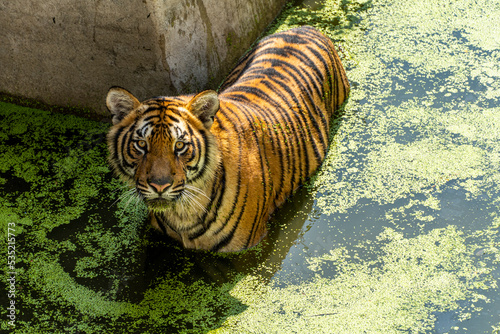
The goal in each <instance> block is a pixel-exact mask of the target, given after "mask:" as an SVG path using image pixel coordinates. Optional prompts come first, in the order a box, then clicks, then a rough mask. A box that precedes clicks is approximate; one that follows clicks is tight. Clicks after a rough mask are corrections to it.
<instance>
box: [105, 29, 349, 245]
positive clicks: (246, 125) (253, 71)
mask: <svg viewBox="0 0 500 334" xmlns="http://www.w3.org/2000/svg"><path fill="white" fill-rule="evenodd" d="M349 91H350V85H349V82H348V80H347V76H346V72H345V69H344V67H343V66H342V63H341V61H340V58H339V56H338V54H337V52H336V51H335V48H334V45H333V43H332V41H331V40H330V39H329V38H328V37H326V36H325V35H323V34H322V33H321V32H319V31H318V30H316V29H314V28H312V27H308V26H303V27H300V28H294V29H290V30H288V31H284V32H278V33H275V34H272V35H269V36H267V37H265V38H263V39H261V40H260V41H258V42H257V43H256V44H255V46H254V47H253V48H252V49H251V50H250V51H248V52H247V53H246V54H245V55H244V56H243V57H242V58H241V59H240V60H239V62H238V63H237V65H236V67H235V68H234V70H233V71H232V72H230V74H229V75H228V76H227V77H226V79H225V80H224V81H223V83H222V84H221V85H220V87H219V89H218V92H217V91H214V90H206V91H202V92H200V93H198V94H190V95H181V96H175V97H166V96H160V97H155V98H151V99H148V100H145V101H143V102H139V100H138V99H137V98H136V97H135V96H134V95H132V93H130V92H129V91H127V90H126V89H124V88H121V87H117V86H114V87H111V88H110V89H109V91H108V94H107V96H106V106H107V108H108V109H109V111H110V113H111V117H112V123H113V125H112V126H111V128H110V130H109V132H108V135H107V143H108V148H109V162H110V165H111V166H112V169H113V170H114V171H115V173H116V174H117V175H118V176H119V177H121V179H122V180H123V181H125V182H127V183H128V184H130V185H131V187H132V189H135V190H133V191H135V192H136V194H137V196H138V197H140V198H141V199H142V200H143V201H144V202H145V204H146V206H147V208H148V219H149V221H150V222H151V225H152V226H153V227H154V228H155V229H157V230H159V231H160V232H162V233H164V234H166V235H168V236H170V237H171V238H173V239H176V240H177V241H179V242H180V243H181V244H182V245H183V247H185V248H187V249H198V250H208V251H214V252H237V251H240V250H244V249H248V248H251V247H254V246H256V245H257V244H258V243H259V242H260V241H261V240H262V239H263V237H264V236H265V235H266V233H267V224H268V220H269V218H270V216H271V214H272V213H273V211H274V210H275V209H276V208H278V207H279V206H280V205H282V204H283V203H284V201H285V200H286V199H287V198H288V197H289V196H290V195H291V194H293V193H294V191H295V190H296V189H297V188H298V187H299V186H300V185H302V184H303V183H304V182H305V181H306V180H307V179H308V178H310V176H311V175H313V173H314V172H315V171H316V170H317V169H318V167H319V166H320V165H321V164H322V162H323V160H324V158H325V155H326V153H327V150H328V146H329V134H330V120H331V119H332V117H333V116H334V114H335V111H336V110H337V109H339V107H341V105H342V104H343V103H344V102H345V101H346V99H347V97H348V95H349Z"/></svg>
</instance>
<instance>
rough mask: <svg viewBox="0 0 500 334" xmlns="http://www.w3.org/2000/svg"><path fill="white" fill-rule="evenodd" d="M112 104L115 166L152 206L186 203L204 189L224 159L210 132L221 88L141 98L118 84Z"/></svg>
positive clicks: (159, 208) (111, 158)
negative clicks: (143, 99)
mask: <svg viewBox="0 0 500 334" xmlns="http://www.w3.org/2000/svg"><path fill="white" fill-rule="evenodd" d="M106 105H107V107H108V109H109V110H110V112H111V114H112V116H113V120H112V121H113V126H112V128H111V129H110V131H109V133H108V138H107V139H108V148H109V153H110V154H109V161H110V163H111V166H112V167H113V169H114V170H115V172H116V173H117V174H118V175H119V176H120V177H121V178H122V179H123V180H125V181H127V182H128V183H130V184H131V185H133V186H135V189H136V192H137V194H138V195H139V196H140V197H141V198H143V199H144V200H145V202H146V204H147V205H148V207H149V208H150V209H153V210H157V211H165V210H169V209H170V210H171V209H172V208H175V207H182V208H184V205H181V206H178V205H177V203H178V202H182V200H187V201H189V198H191V199H192V198H193V197H196V196H197V195H199V193H202V192H203V190H201V189H200V188H202V187H203V185H204V184H206V182H207V180H209V179H210V178H213V177H214V173H215V170H216V168H217V165H218V163H219V160H220V158H219V153H218V148H217V144H216V142H215V138H214V136H213V134H212V133H211V132H210V128H211V126H212V124H213V122H214V115H215V113H216V112H217V111H218V109H219V100H218V97H217V93H216V92H215V91H205V92H202V93H200V94H198V95H196V96H194V97H189V96H184V97H175V98H167V97H160V98H153V99H150V100H146V101H144V102H142V103H141V102H139V101H138V100H137V98H135V97H134V96H133V95H132V94H131V93H130V92H128V91H127V90H125V89H123V88H119V87H113V88H111V89H110V90H109V92H108V95H107V97H106ZM185 196H187V197H188V199H186V197H185Z"/></svg>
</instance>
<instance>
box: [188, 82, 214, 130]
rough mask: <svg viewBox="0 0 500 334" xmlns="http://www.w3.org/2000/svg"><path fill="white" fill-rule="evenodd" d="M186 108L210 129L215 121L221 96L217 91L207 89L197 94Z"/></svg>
mask: <svg viewBox="0 0 500 334" xmlns="http://www.w3.org/2000/svg"><path fill="white" fill-rule="evenodd" d="M186 109H187V110H189V111H190V112H191V113H192V114H193V115H195V116H196V117H198V119H199V120H200V121H201V122H202V123H203V125H205V128H207V129H210V127H211V126H212V124H213V122H214V116H215V113H216V112H217V111H218V110H219V98H218V97H217V92H215V91H213V90H206V91H204V92H201V93H199V94H197V95H195V96H194V97H193V98H192V99H191V101H189V102H188V104H187V106H186Z"/></svg>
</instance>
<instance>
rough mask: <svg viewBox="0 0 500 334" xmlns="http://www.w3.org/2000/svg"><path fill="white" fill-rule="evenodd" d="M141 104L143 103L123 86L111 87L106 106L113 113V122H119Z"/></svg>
mask: <svg viewBox="0 0 500 334" xmlns="http://www.w3.org/2000/svg"><path fill="white" fill-rule="evenodd" d="M140 105H141V103H140V102H139V100H137V99H136V98H135V96H134V95H132V93H130V92H129V91H128V90H126V89H123V88H121V87H111V88H110V89H109V91H108V95H107V96H106V106H107V107H108V109H109V111H110V112H111V115H113V124H116V123H119V122H120V121H121V120H122V119H123V118H125V116H127V115H128V114H129V113H130V112H131V111H132V110H134V109H136V108H138V107H139V106H140Z"/></svg>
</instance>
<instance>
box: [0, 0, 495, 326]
mask: <svg viewBox="0 0 500 334" xmlns="http://www.w3.org/2000/svg"><path fill="white" fill-rule="evenodd" d="M498 14H500V9H499V8H498V5H497V4H491V3H490V2H487V1H485V0H479V1H475V2H472V1H466V0H460V1H454V2H451V1H450V2H440V3H439V4H438V3H436V1H432V0H418V1H413V2H406V1H399V0H397V1H394V0H392V1H389V0H387V1H383V0H378V1H373V2H371V1H330V0H327V1H325V2H324V4H323V5H322V6H319V7H315V8H314V9H313V8H307V7H303V6H295V7H294V6H288V7H287V9H286V10H285V11H284V12H283V14H282V15H281V16H280V17H279V18H278V19H277V20H276V22H275V23H274V25H273V26H272V27H271V29H270V32H274V31H281V30H285V29H288V28H290V27H294V26H298V25H304V24H307V25H313V26H315V27H317V28H318V29H320V30H321V31H323V32H324V33H326V34H327V35H328V36H330V37H331V38H332V39H333V40H334V41H335V42H336V44H337V46H338V51H339V54H340V56H341V58H342V60H343V63H344V64H345V65H346V67H347V71H348V73H347V74H348V77H349V80H350V82H351V84H352V91H351V97H350V99H349V101H348V103H347V104H346V106H345V111H344V114H343V115H341V118H340V119H339V120H338V125H337V130H336V131H335V133H334V137H333V138H332V141H333V143H332V146H331V149H330V151H329V155H328V157H327V160H326V161H325V163H324V165H323V167H322V169H321V171H320V173H319V174H318V175H317V177H316V178H315V179H313V181H312V185H311V187H310V188H311V189H314V190H313V191H312V195H310V194H308V193H306V194H302V195H301V194H298V197H296V198H294V199H292V200H291V201H290V202H289V203H287V205H288V207H289V208H292V209H290V213H291V216H292V217H288V216H287V215H285V214H282V213H280V212H278V213H277V215H276V216H275V217H274V221H273V222H272V224H274V225H275V226H277V228H275V229H274V230H273V229H271V232H270V236H269V238H268V239H267V240H264V242H263V243H262V244H261V245H260V246H259V247H258V248H257V249H255V250H249V251H246V252H242V253H241V254H225V255H221V256H219V255H214V254H210V253H197V252H194V253H193V252H189V251H185V250H182V249H180V248H179V247H178V246H177V245H172V244H169V243H168V242H167V243H166V242H165V241H164V240H163V239H161V238H158V237H157V236H156V235H155V234H154V233H153V232H152V231H151V230H150V229H149V228H146V227H145V226H144V221H145V208H144V206H143V205H142V204H137V205H136V203H135V202H134V201H133V199H132V200H129V197H128V196H127V195H126V189H124V188H123V187H122V186H121V184H120V183H119V182H118V180H116V179H115V178H113V177H112V176H111V173H110V171H109V169H108V167H107V163H106V147H105V146H106V145H105V133H106V131H107V129H108V125H106V124H102V123H97V122H90V121H87V120H83V119H81V118H76V117H72V116H64V117H63V116H61V115H57V114H50V113H48V112H45V111H39V110H34V109H28V108H20V107H17V106H13V105H10V104H6V103H1V104H0V130H1V131H0V150H1V152H2V153H3V154H2V155H1V156H0V190H1V192H2V195H1V197H0V224H1V226H2V232H0V236H2V239H1V241H0V243H1V246H2V249H5V246H6V245H5V240H6V237H5V235H3V234H5V230H6V229H5V228H4V227H5V226H6V225H7V224H8V223H9V222H14V223H15V225H16V229H17V232H16V234H17V242H18V245H19V248H20V250H19V256H18V258H17V260H18V262H17V264H16V267H17V271H18V281H19V285H18V296H17V297H16V300H17V301H19V304H20V305H22V306H20V307H19V308H18V312H19V313H18V319H17V322H16V332H19V333H46V332H55V333H57V332H69V333H81V332H85V333H103V332H130V333H134V332H136V333H163V332H172V333H174V332H180V333H206V332H209V331H212V332H214V333H270V332H274V333H289V332H295V333H309V332H318V333H321V332H325V333H331V332H336V333H337V332H338V333H359V332H368V333H402V332H406V333H407V332H411V333H423V332H435V331H437V332H443V333H444V332H450V333H451V332H461V333H464V332H472V331H473V330H474V328H480V330H481V332H492V333H494V332H495V331H496V332H498V328H499V327H500V320H499V319H498V317H497V318H495V314H494V313H493V312H492V311H494V310H495V306H498V299H499V297H498V287H497V285H498V270H497V269H496V268H497V267H498V264H499V263H500V236H499V230H500V220H499V218H498V217H499V216H500V215H499V212H500V210H499V209H500V206H499V201H498V199H497V198H498V192H499V189H498V186H499V184H500V174H499V173H498V170H499V167H500V147H499V146H498V145H499V144H498V143H499V142H500V141H499V140H498V139H499V138H498V137H499V136H500V135H499V133H500V131H498V130H499V129H500V109H499V108H498V107H497V106H498V99H499V98H500V86H499V85H500V80H498V77H499V73H500V70H499V64H500V62H499V61H498V57H499V52H498V49H499V48H498V46H499V45H498V43H499V42H498V38H497V37H496V36H497V35H498V34H497V35H495V36H492V37H491V38H484V37H483V35H484V31H486V30H485V29H486V28H488V29H492V31H497V30H498V27H499V23H498V22H497V21H498V20H495V18H496V17H498ZM489 35H491V34H489ZM115 189H119V190H118V191H115ZM450 193H451V194H452V195H453V196H454V197H453V196H452V197H451V198H450V195H449V194H450ZM457 198H458V199H459V200H457ZM117 199H118V201H117V202H116V203H115V204H113V202H114V201H116V200H117ZM301 201H303V202H301ZM454 201H457V202H458V203H459V204H457V205H455V206H454V203H455V202H454ZM457 206H459V207H464V208H465V209H463V210H460V208H457ZM293 207H297V208H295V209H293ZM285 210H287V209H285ZM360 213H363V214H364V215H365V216H362V217H361V218H357V217H358V216H357V215H360ZM343 217H345V218H343ZM356 219H362V220H363V222H364V223H362V224H361V223H359V222H358V221H356ZM365 220H366V221H365ZM351 227H352V229H351V230H349V228H351ZM316 230H318V231H319V233H317V232H315V231H316ZM315 233H317V234H315ZM2 304H3V300H2ZM492 305H493V306H492ZM488 312H490V313H492V315H491V317H490V318H487V317H486V316H484V315H483V314H488ZM0 314H1V316H2V317H4V316H5V309H4V308H2V311H0ZM443 315H444V316H449V317H451V318H452V319H453V321H450V322H448V323H447V322H446V321H445V322H444V324H443V323H442V322H440V319H441V318H442V316H443ZM485 319H486V320H485ZM475 321H476V322H480V323H481V322H482V325H477V324H476V325H474V324H475ZM485 323H486V324H487V325H485ZM1 326H2V327H1V328H2V329H3V330H5V329H10V328H9V327H7V324H6V323H4V322H2V324H1ZM439 326H441V327H439ZM474 326H478V327H474ZM438 327H439V329H436V328H438ZM468 329H470V330H469V331H468ZM476 332H479V330H478V331H476Z"/></svg>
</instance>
